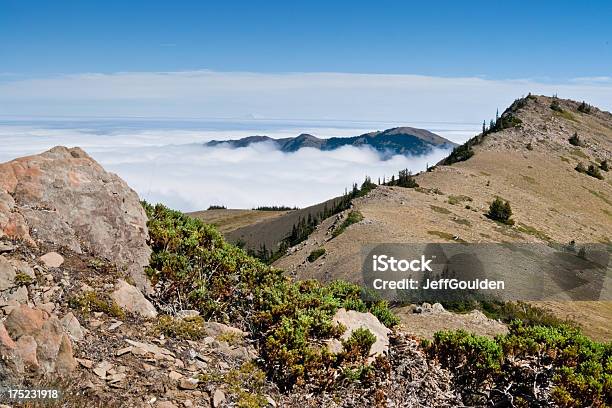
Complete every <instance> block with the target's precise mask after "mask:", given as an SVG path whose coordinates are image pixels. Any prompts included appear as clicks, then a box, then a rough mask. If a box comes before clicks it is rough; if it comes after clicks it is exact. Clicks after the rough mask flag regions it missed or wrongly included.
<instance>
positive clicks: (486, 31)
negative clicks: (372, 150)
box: [0, 0, 612, 81]
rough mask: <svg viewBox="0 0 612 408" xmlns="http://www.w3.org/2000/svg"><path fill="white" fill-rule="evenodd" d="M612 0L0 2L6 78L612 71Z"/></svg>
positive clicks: (502, 75) (1, 67)
mask: <svg viewBox="0 0 612 408" xmlns="http://www.w3.org/2000/svg"><path fill="white" fill-rule="evenodd" d="M611 22H612V2H609V1H590V2H576V1H563V0H557V1H517V2H495V1H469V2H459V1H437V2H431V1H430V2H425V1H418V2H408V1H395V2H390V1H377V2H373V1H370V2H360V1H317V0H310V1H300V2H287V1H283V2H277V1H266V2H256V1H223V2H221V1H217V2H213V1H189V0H184V1H154V0H147V1H125V0H124V1H114V0H107V1H65V0H53V1H28V0H0V61H1V64H0V71H2V72H4V75H3V76H4V77H6V76H10V75H11V74H15V75H18V76H26V77H32V76H44V75H57V74H74V73H84V72H102V73H113V72H121V71H183V70H200V69H209V70H214V71H248V72H346V73H394V74H420V75H430V76H443V77H462V76H469V77H474V76H478V77H485V78H490V79H509V78H512V79H516V78H531V79H538V80H541V81H549V80H552V81H565V80H569V79H572V78H576V77H596V76H611V75H612V72H611V71H612V45H611V41H612V28H611V26H612V24H611Z"/></svg>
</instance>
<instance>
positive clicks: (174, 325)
mask: <svg viewBox="0 0 612 408" xmlns="http://www.w3.org/2000/svg"><path fill="white" fill-rule="evenodd" d="M156 331H157V332H158V333H161V334H164V335H165V336H167V337H172V338H178V339H185V340H199V339H201V338H203V337H204V336H205V335H206V332H205V330H204V319H202V317H200V316H191V317H185V318H182V319H181V318H175V317H172V316H167V315H163V316H160V317H159V319H158V321H157V325H156Z"/></svg>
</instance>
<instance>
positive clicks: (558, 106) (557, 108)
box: [550, 98, 563, 112]
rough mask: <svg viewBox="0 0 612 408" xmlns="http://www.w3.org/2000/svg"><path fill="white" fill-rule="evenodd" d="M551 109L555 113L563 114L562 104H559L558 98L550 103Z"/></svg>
mask: <svg viewBox="0 0 612 408" xmlns="http://www.w3.org/2000/svg"><path fill="white" fill-rule="evenodd" d="M550 109H552V110H554V111H555V112H563V109H562V108H561V104H559V100H558V99H557V98H553V100H552V102H551V103H550Z"/></svg>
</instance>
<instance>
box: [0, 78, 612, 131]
mask: <svg viewBox="0 0 612 408" xmlns="http://www.w3.org/2000/svg"><path fill="white" fill-rule="evenodd" d="M602 78H605V79H606V80H602ZM528 92H532V93H538V94H540V93H541V94H547V95H552V94H553V93H556V94H558V95H559V96H560V97H563V98H573V99H578V100H583V99H584V100H587V101H588V102H589V103H591V104H594V105H596V106H599V107H601V108H603V109H606V110H609V109H610V108H612V83H611V82H610V81H608V80H607V77H600V78H578V79H577V80H573V81H568V82H567V83H562V84H556V83H546V82H542V81H536V80H529V79H522V80H489V79H483V78H452V77H451V78H445V77H444V78H443V77H431V76H422V75H386V74H347V73H249V72H214V71H189V72H126V73H114V74H99V73H92V74H79V75H65V76H55V77H48V78H27V79H24V78H8V79H6V80H3V81H0V111H1V112H2V114H3V115H11V116H57V115H63V116H97V117H100V116H113V117H116V116H120V117H125V116H129V117H134V116H139V117H149V118H151V117H173V118H178V117H182V118H185V117H198V118H202V117H206V118H214V117H222V118H253V117H254V118H268V119H269V118H280V119H296V118H299V119H310V120H325V119H334V120H336V119H342V120H368V121H390V120H392V121H400V122H414V121H430V122H482V120H483V119H488V118H490V117H491V116H493V114H494V112H495V109H496V108H500V110H503V108H504V107H506V106H508V105H509V104H510V103H511V102H512V100H514V99H515V98H517V97H520V96H521V95H525V94H527V93H528ZM492 113H493V114H492Z"/></svg>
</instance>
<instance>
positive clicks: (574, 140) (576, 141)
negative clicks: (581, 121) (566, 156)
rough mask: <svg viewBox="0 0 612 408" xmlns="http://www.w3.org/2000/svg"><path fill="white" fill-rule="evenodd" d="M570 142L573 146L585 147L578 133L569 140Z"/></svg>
mask: <svg viewBox="0 0 612 408" xmlns="http://www.w3.org/2000/svg"><path fill="white" fill-rule="evenodd" d="M568 142H569V143H570V144H571V145H572V146H578V147H580V146H584V143H583V142H582V140H580V137H579V136H578V132H574V134H573V135H572V137H570V138H569V139H568Z"/></svg>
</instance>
